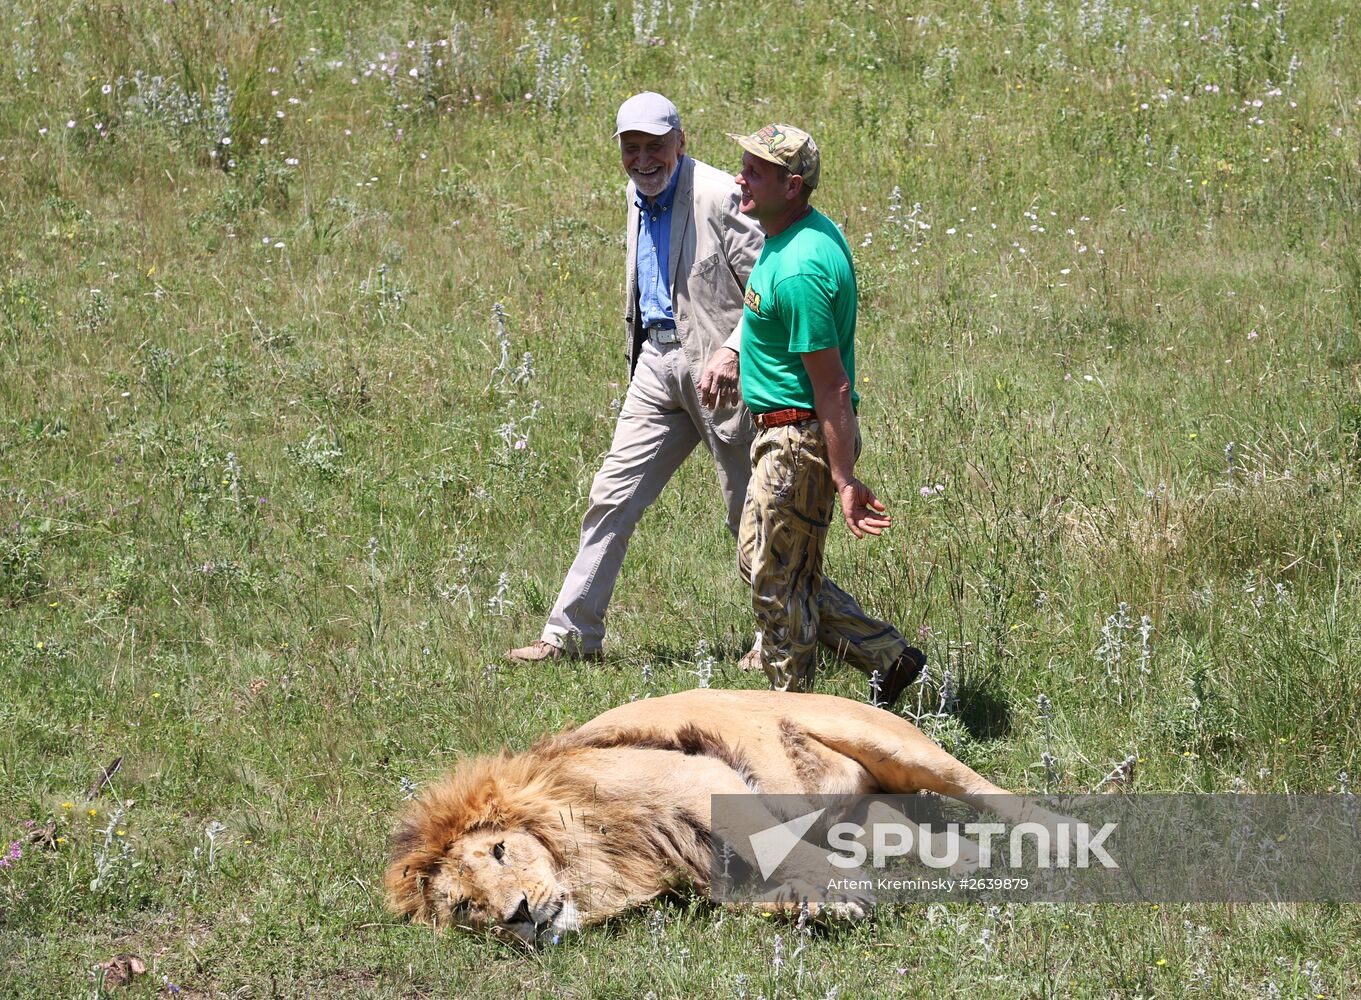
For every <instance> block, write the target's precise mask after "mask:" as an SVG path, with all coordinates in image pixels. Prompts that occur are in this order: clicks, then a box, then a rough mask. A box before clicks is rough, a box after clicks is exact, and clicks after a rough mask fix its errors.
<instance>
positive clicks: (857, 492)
mask: <svg viewBox="0 0 1361 1000" xmlns="http://www.w3.org/2000/svg"><path fill="white" fill-rule="evenodd" d="M837 494H838V496H839V497H840V498H841V516H842V517H844V518H845V519H846V527H848V528H850V529H851V534H852V535H854V536H855V537H856V538H864V537H865V536H866V535H877V534H879V533H880V532H881V531H883V530H884V529H885V528H887V527H888V526H889V525H891V524H892V523H893V518H892V517H890V516H889V515H888V508H886V507H885V506H884V505H883V503H882V502H880V500H879V498H878V497H876V496H875V495H874V491H873V490H871V489H870V488H869V487H868V486H866V485H865V484H864V483H862V482H861V481H860V480H858V479H852V480H851V481H850V482H848V483H847V484H846V485H845V486H843V487H841V489H839V490H837Z"/></svg>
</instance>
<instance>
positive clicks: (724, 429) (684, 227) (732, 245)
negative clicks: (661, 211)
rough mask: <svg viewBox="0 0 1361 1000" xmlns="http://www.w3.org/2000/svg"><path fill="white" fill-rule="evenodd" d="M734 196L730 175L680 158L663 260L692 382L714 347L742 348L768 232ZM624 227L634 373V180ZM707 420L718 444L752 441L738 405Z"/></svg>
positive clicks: (628, 348) (628, 344)
mask: <svg viewBox="0 0 1361 1000" xmlns="http://www.w3.org/2000/svg"><path fill="white" fill-rule="evenodd" d="M739 200H740V198H739V195H738V191H737V185H736V184H735V183H734V182H733V178H732V175H731V174H726V173H724V172H723V171H721V170H715V169H714V168H713V167H711V166H709V165H708V164H707V163H700V162H699V161H698V160H695V159H693V158H691V157H689V156H687V157H685V159H684V160H682V161H681V165H680V179H679V180H678V181H677V182H676V201H675V204H674V206H673V208H672V213H673V214H672V216H671V244H670V251H669V257H668V265H669V269H670V271H671V312H672V314H673V315H674V316H675V317H676V332H677V334H678V335H679V338H680V341H681V344H682V345H683V346H684V348H685V356H686V360H687V361H688V362H689V363H690V377H691V379H693V380H694V382H695V385H696V386H698V385H699V379H700V376H701V375H702V374H703V373H704V368H705V366H706V365H707V364H708V363H709V358H710V357H711V356H712V355H713V353H714V351H716V350H718V348H720V347H723V346H728V347H731V348H732V349H733V350H740V347H741V334H742V296H743V294H744V293H745V292H746V287H747V277H748V276H749V275H750V274H751V269H752V266H753V265H754V264H755V263H756V258H757V257H759V256H760V254H761V245H762V243H763V242H764V240H765V236H764V234H763V233H762V232H761V230H760V228H759V227H758V226H757V224H756V220H754V219H752V218H749V217H748V216H745V215H743V214H742V213H741V212H739V211H738V210H737V204H738V202H739ZM627 232H628V282H627V288H626V290H625V299H624V303H625V304H624V325H625V329H626V331H627V339H626V341H625V352H626V354H627V356H628V363H629V376H630V377H632V375H633V366H634V365H635V364H636V363H637V360H638V345H639V344H641V343H642V340H643V330H642V328H641V327H640V326H639V322H638V319H639V316H638V204H637V198H636V191H635V188H634V185H633V182H632V181H630V182H629V186H628V229H627ZM712 421H713V425H714V432H715V433H716V434H717V435H718V437H719V439H720V440H722V441H744V440H750V439H751V438H752V436H753V435H754V428H753V427H752V423H751V414H750V413H749V412H748V411H747V408H746V407H745V406H744V405H742V404H741V403H738V404H736V405H720V406H719V407H718V408H717V409H715V410H714V411H713V416H712Z"/></svg>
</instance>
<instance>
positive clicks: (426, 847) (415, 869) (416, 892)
mask: <svg viewBox="0 0 1361 1000" xmlns="http://www.w3.org/2000/svg"><path fill="white" fill-rule="evenodd" d="M390 850H391V853H390V854H389V860H388V867H387V872H386V873H385V875H384V878H383V882H384V886H385V888H386V889H387V897H388V905H389V906H390V907H391V908H392V910H393V911H394V912H396V913H397V914H399V915H401V916H404V917H406V918H408V919H410V920H418V921H419V920H426V919H428V918H429V904H428V901H427V900H426V893H425V887H426V883H427V882H428V881H429V879H430V877H431V874H432V873H433V871H434V868H435V866H436V865H437V864H438V862H439V859H440V855H439V853H438V848H437V847H436V846H435V844H433V843H432V842H431V841H430V839H429V837H427V836H426V834H425V831H423V830H422V828H421V826H420V824H419V823H417V822H414V821H412V820H409V819H408V820H405V821H404V822H403V823H402V825H401V826H399V827H398V828H397V829H396V830H395V831H394V832H393V834H392V839H391V842H390Z"/></svg>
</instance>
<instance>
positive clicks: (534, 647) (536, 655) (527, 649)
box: [506, 639, 605, 663]
mask: <svg viewBox="0 0 1361 1000" xmlns="http://www.w3.org/2000/svg"><path fill="white" fill-rule="evenodd" d="M604 658H605V654H604V652H603V651H601V650H599V649H586V650H581V651H579V652H570V653H569V652H568V651H567V650H565V649H563V648H562V647H561V646H555V645H553V644H552V643H551V642H544V641H543V640H542V639H536V640H534V641H533V642H532V643H530V644H529V645H528V646H521V647H520V648H519V649H509V650H506V659H508V660H510V662H511V663H546V662H552V661H554V660H586V661H588V662H591V663H598V662H600V661H601V660H603V659H604Z"/></svg>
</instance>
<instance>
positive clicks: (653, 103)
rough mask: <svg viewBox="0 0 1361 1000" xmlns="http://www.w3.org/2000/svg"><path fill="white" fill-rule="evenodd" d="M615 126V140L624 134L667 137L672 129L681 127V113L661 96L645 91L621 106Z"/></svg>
mask: <svg viewBox="0 0 1361 1000" xmlns="http://www.w3.org/2000/svg"><path fill="white" fill-rule="evenodd" d="M615 125H616V126H617V127H616V128H615V130H614V136H613V138H615V139H618V138H619V136H620V135H621V134H622V133H624V132H646V133H647V134H648V135H666V133H668V132H670V131H671V130H672V129H679V128H680V127H681V123H680V112H679V111H677V110H676V106H675V105H674V104H672V103H671V102H670V101H668V100H667V99H666V98H665V97H663V96H662V95H661V94H654V93H653V92H652V91H650V90H645V91H643V93H641V94H634V95H633V96H632V97H630V98H629V99H628V100H627V101H625V102H624V103H623V104H621V105H619V114H618V116H617V117H616V118H615Z"/></svg>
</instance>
